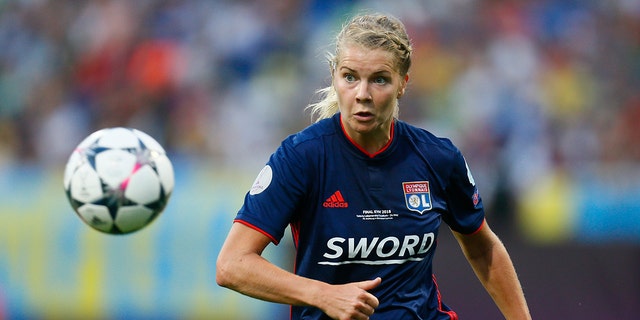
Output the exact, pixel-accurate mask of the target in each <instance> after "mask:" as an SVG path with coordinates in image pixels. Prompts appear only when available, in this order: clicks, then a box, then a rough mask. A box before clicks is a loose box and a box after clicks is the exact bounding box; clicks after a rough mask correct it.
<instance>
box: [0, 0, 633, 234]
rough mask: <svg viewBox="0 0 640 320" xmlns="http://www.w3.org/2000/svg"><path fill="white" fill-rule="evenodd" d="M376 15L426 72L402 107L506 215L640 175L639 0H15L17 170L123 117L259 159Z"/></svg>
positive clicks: (2, 99) (203, 146) (4, 74)
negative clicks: (356, 13)
mask: <svg viewBox="0 0 640 320" xmlns="http://www.w3.org/2000/svg"><path fill="white" fill-rule="evenodd" d="M359 9H369V10H380V11H386V12H389V13H392V14H395V15H397V16H399V17H400V18H401V19H403V20H404V21H407V28H408V30H409V33H410V34H411V36H412V37H413V40H414V47H415V49H416V50H415V59H414V61H415V67H414V68H413V70H414V73H413V74H412V75H411V81H410V86H411V87H412V88H411V90H409V95H408V96H407V97H406V98H405V100H404V101H401V107H402V113H401V117H403V118H404V119H405V120H407V121H410V122H414V123H417V124H419V125H423V126H425V127H426V128H427V129H429V130H432V131H434V133H436V134H443V135H447V136H451V137H453V139H454V140H456V143H457V144H459V145H460V146H462V149H463V152H464V153H465V155H466V156H467V157H468V158H470V161H469V162H470V163H471V164H472V165H473V166H474V168H473V170H474V172H476V174H478V175H481V176H483V177H481V178H479V179H478V180H480V181H485V183H486V184H487V185H485V186H482V187H481V190H483V196H484V198H485V199H486V201H487V202H488V205H496V206H497V207H498V208H496V210H491V211H495V212H503V214H498V213H496V215H497V216H496V218H497V219H499V220H504V221H511V220H512V219H513V217H514V214H515V212H514V211H516V210H518V209H517V206H516V203H518V202H520V201H524V200H525V199H524V198H526V197H527V196H529V192H528V190H529V189H530V188H531V186H532V185H535V184H536V183H538V182H546V183H552V182H553V181H556V182H557V181H562V183H563V184H562V186H566V187H567V188H570V186H571V185H572V184H575V183H577V182H578V181H579V179H580V177H584V176H589V175H597V172H599V171H600V169H602V168H604V167H606V168H611V167H616V166H619V165H622V164H624V166H625V167H632V168H634V169H633V170H638V160H640V147H639V144H638V143H637V141H638V140H639V139H640V134H639V132H640V130H637V129H636V123H638V121H640V111H639V110H640V103H639V102H638V101H640V98H639V96H638V86H637V84H638V83H640V59H638V52H640V22H639V21H640V4H639V2H638V1H629V0H615V1H606V2H598V1H562V0H534V1H525V2H523V1H515V0H510V1H490V0H486V1H484V0H457V1H444V2H443V1H416V0H403V1H397V2H394V3H393V4H391V3H389V2H387V1H340V0H334V1H330V2H323V1H313V0H308V1H279V2H273V1H264V0H260V1H230V0H226V1H207V0H163V1H126V0H90V1H84V2H80V3H79V2H77V1H72V0H56V1H53V0H41V1H4V2H0V47H1V48H3V50H1V51H0V168H2V167H5V168H7V167H10V166H12V165H15V164H20V163H32V164H36V165H44V166H47V167H49V166H51V167H56V166H57V167H59V166H60V165H61V164H63V163H64V161H65V160H66V155H67V154H68V153H69V152H70V150H71V148H73V146H75V144H76V143H77V142H79V141H80V140H81V139H82V138H84V137H85V136H86V135H87V134H89V133H90V132H92V131H95V130H97V129H100V128H102V127H107V126H132V127H136V128H139V129H141V130H143V131H146V132H148V133H149V134H151V135H153V136H154V137H156V138H157V139H158V140H159V141H160V142H161V143H162V144H163V145H165V146H166V147H167V149H168V150H169V151H170V152H175V153H179V154H181V155H183V156H185V157H202V158H205V159H210V160H212V161H217V162H218V163H224V164H226V165H230V166H246V165H256V167H258V166H259V164H255V163H254V161H256V160H255V159H263V158H264V157H259V156H256V154H258V153H266V152H269V150H272V149H273V147H274V144H276V143H277V142H278V141H280V140H281V139H282V138H283V136H284V135H286V134H288V133H290V132H293V131H294V130H295V128H301V127H303V126H304V124H305V123H304V122H305V121H308V117H307V116H306V115H305V114H304V111H303V108H304V107H305V105H306V104H307V103H309V102H310V101H311V99H312V98H313V97H311V96H309V95H308V94H307V93H308V92H312V91H313V90H315V89H317V88H320V87H323V86H324V85H325V83H326V81H327V80H328V79H326V78H321V79H319V78H317V77H318V74H324V73H321V72H316V71H315V70H312V69H313V68H326V64H324V61H323V59H322V50H323V48H320V47H317V46H318V45H317V44H318V43H324V41H317V37H321V36H322V37H331V36H332V34H331V32H334V31H335V30H337V25H338V24H339V23H341V19H342V18H343V17H346V16H347V14H346V12H345V11H346V10H359ZM292 123H293V124H292ZM444 131H446V132H444ZM560 177H561V178H560ZM525 211H526V210H525ZM522 214H524V215H526V214H527V213H522ZM532 214H533V213H532ZM525 220H526V219H525ZM509 223H511V222H509ZM560 229H562V228H560Z"/></svg>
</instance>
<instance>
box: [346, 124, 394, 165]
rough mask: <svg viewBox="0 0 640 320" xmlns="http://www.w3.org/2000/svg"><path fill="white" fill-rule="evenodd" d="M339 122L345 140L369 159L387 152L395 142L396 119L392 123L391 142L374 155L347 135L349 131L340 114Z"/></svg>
mask: <svg viewBox="0 0 640 320" xmlns="http://www.w3.org/2000/svg"><path fill="white" fill-rule="evenodd" d="M338 122H339V123H340V129H341V130H342V134H343V135H344V136H345V138H347V140H349V142H350V143H351V144H352V145H353V146H355V147H356V148H357V149H358V150H360V151H361V152H362V153H364V154H365V155H366V156H367V157H369V158H374V157H375V156H377V155H379V154H381V153H383V152H385V151H386V150H387V149H389V146H390V145H391V143H392V142H393V138H394V131H395V130H394V129H395V124H396V121H395V119H394V120H393V121H392V122H391V128H390V131H391V132H390V135H389V137H390V138H389V141H388V142H387V144H385V145H384V146H383V147H382V148H380V150H378V151H376V152H374V153H369V152H367V151H366V150H365V149H364V148H362V147H361V146H360V145H359V144H357V143H356V142H355V141H354V140H353V139H351V137H350V136H349V135H348V134H347V131H346V130H345V129H344V124H343V123H342V119H341V118H340V114H338Z"/></svg>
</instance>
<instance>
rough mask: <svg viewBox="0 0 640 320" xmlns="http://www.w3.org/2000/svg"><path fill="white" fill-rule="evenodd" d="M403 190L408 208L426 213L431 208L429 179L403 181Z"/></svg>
mask: <svg viewBox="0 0 640 320" xmlns="http://www.w3.org/2000/svg"><path fill="white" fill-rule="evenodd" d="M402 191H403V192H404V198H405V200H406V203H407V209H409V210H411V211H416V212H419V213H420V214H422V213H424V212H425V211H427V210H431V193H429V181H414V182H403V183H402Z"/></svg>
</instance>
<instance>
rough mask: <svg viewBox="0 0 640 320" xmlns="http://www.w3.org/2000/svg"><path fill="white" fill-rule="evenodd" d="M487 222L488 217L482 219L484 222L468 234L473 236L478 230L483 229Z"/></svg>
mask: <svg viewBox="0 0 640 320" xmlns="http://www.w3.org/2000/svg"><path fill="white" fill-rule="evenodd" d="M485 224H487V219H482V224H481V225H480V226H479V227H478V229H476V231H474V232H471V233H469V234H468V236H472V235H474V234H476V233H478V232H480V230H482V228H484V225H485Z"/></svg>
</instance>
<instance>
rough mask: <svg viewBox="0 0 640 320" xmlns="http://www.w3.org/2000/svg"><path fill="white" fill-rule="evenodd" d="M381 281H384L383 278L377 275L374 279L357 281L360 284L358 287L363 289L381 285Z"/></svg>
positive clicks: (357, 284)
mask: <svg viewBox="0 0 640 320" xmlns="http://www.w3.org/2000/svg"><path fill="white" fill-rule="evenodd" d="M380 283H382V278H380V277H377V278H375V279H373V280H365V281H360V282H356V286H358V288H360V289H363V290H367V291H369V290H371V289H374V288H375V287H377V286H379V285H380Z"/></svg>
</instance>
